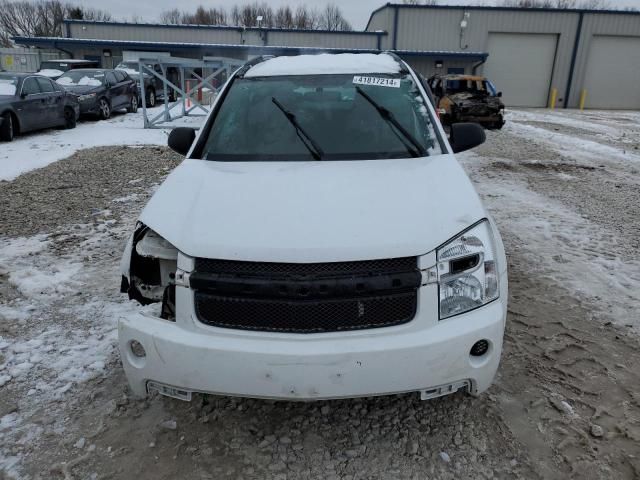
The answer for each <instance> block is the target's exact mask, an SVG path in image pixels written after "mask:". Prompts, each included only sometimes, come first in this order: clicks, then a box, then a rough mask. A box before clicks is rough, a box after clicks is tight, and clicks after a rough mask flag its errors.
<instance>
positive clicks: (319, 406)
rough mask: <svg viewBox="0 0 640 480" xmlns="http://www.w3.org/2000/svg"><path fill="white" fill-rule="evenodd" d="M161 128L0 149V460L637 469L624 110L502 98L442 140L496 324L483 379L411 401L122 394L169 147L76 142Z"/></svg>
mask: <svg viewBox="0 0 640 480" xmlns="http://www.w3.org/2000/svg"><path fill="white" fill-rule="evenodd" d="M165 143H166V133H165V132H164V131H161V130H142V128H141V119H140V118H139V115H118V116H116V117H114V118H113V119H112V120H110V121H108V122H100V123H94V122H91V123H86V124H80V125H79V127H78V129H76V130H75V131H48V132H41V133H34V134H31V135H28V136H27V137H24V138H21V139H18V140H17V141H16V142H15V143H13V144H3V145H2V151H1V152H0V178H3V179H10V180H11V181H7V182H0V195H1V196H2V198H3V204H2V205H0V222H1V223H2V227H3V228H2V233H1V234H0V478H3V473H2V472H3V471H4V475H5V476H7V477H8V478H21V479H22V478H25V479H37V478H41V479H57V478H61V479H62V478H64V479H68V478H73V479H88V478H91V479H93V478H118V479H129V478H136V477H137V478H153V479H174V478H197V479H207V478H208V479H218V478H261V479H262V478H278V479H285V478H286V479H291V478H305V479H306V478H351V479H356V478H437V479H454V478H455V479H467V478H469V479H470V478H474V479H475V478H485V479H489V478H513V479H517V478H526V479H535V478H545V479H546V478H567V477H569V478H571V477H573V478H584V479H613V478H616V479H633V478H638V477H640V447H639V445H640V387H639V385H640V372H639V370H640V369H638V365H639V364H640V349H639V348H638V347H639V342H638V336H637V335H638V332H639V331H640V328H639V327H640V318H639V314H638V312H639V311H640V236H638V231H640V220H639V219H638V214H637V212H638V211H639V208H640V188H639V187H640V176H639V173H640V150H639V148H640V113H637V112H584V113H580V112H574V111H561V110H558V111H555V112H550V111H546V110H517V111H512V112H510V113H509V116H508V123H507V125H506V126H505V128H504V129H503V130H502V131H499V132H488V139H487V143H486V144H485V145H483V146H481V147H479V148H478V149H476V150H474V151H473V152H468V153H465V154H462V155H461V156H460V159H461V161H462V163H463V164H464V166H465V168H466V169H467V171H468V172H469V175H470V176H471V178H472V180H473V181H474V183H475V184H476V187H477V188H478V191H479V192H480V194H481V195H482V197H483V199H484V201H485V202H486V205H487V207H488V208H489V210H490V211H491V213H492V215H494V217H495V218H496V221H497V222H498V224H499V226H500V228H501V231H502V234H503V237H504V241H505V246H506V249H507V252H508V256H509V263H510V287H511V299H510V316H509V325H508V328H507V332H506V343H505V352H504V356H503V362H502V366H501V369H500V372H499V376H498V379H497V382H496V385H494V387H492V389H491V390H490V392H489V394H487V395H484V396H482V397H480V398H478V399H472V398H469V397H465V396H463V395H455V396H453V397H449V398H443V399H439V400H435V401H431V402H426V403H421V402H420V401H418V400H417V398H416V396H415V395H400V396H396V397H385V398H376V399H359V400H350V401H334V402H317V403H310V404H295V403H287V402H280V403H274V402H264V401H256V400H241V399H231V398H224V397H213V396H196V398H195V399H194V401H193V402H192V403H191V404H185V403H181V402H178V401H174V400H169V399H163V398H154V399H150V400H148V401H144V402H136V401H133V400H131V399H130V398H129V397H128V396H127V393H126V387H125V379H124V375H123V373H122V370H121V366H120V364H119V360H118V355H117V350H116V345H115V339H116V335H117V333H116V322H117V318H118V316H120V315H126V314H127V312H130V311H132V310H133V309H137V308H138V307H137V306H136V305H135V304H133V303H132V302H129V301H127V300H126V298H125V297H124V296H122V295H120V294H119V293H118V287H119V276H118V261H119V258H120V254H121V250H122V247H123V243H124V241H125V238H126V236H127V234H128V233H129V231H130V229H131V227H132V225H133V224H134V222H135V219H136V216H137V214H138V213H139V211H140V208H141V207H142V206H143V205H144V203H145V202H146V200H147V199H148V197H149V195H150V194H151V193H152V192H153V189H154V186H155V185H156V184H158V183H159V182H160V181H161V180H162V178H164V176H166V175H167V174H168V172H169V171H170V170H171V168H173V167H174V166H175V165H177V163H178V162H179V161H180V159H179V158H178V157H177V156H175V155H173V154H170V153H168V152H167V151H166V150H165V149H163V148H159V147H157V146H146V147H136V148H128V147H121V146H120V147H110V148H92V149H89V150H84V151H78V150H80V149H82V148H87V147H97V146H108V145H131V146H139V145H162V144H165ZM6 148H9V149H10V150H6ZM34 151H35V152H38V153H37V154H36V155H34V154H33V153H34ZM76 151H78V152H77V153H75V154H74V155H73V156H71V157H70V158H66V157H69V155H71V154H72V153H73V152H76ZM38 167H44V168H40V169H36V170H34V169H35V168H38ZM27 171H29V172H28V173H24V174H23V175H20V173H21V172H27Z"/></svg>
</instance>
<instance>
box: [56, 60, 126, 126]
mask: <svg viewBox="0 0 640 480" xmlns="http://www.w3.org/2000/svg"><path fill="white" fill-rule="evenodd" d="M56 82H58V84H59V85H61V86H62V87H63V88H65V89H66V90H67V91H69V92H71V93H73V94H75V95H78V100H79V102H80V113H81V114H92V115H98V116H99V117H100V118H101V119H102V120H106V119H107V118H109V117H110V116H111V112H113V111H115V110H124V109H126V110H127V112H130V113H135V112H137V111H138V89H137V87H136V84H135V82H134V81H133V80H131V78H129V76H128V75H127V74H126V73H125V72H121V71H119V70H106V69H93V68H91V69H79V70H71V71H69V72H66V73H65V74H64V75H62V76H61V77H60V78H59V79H58V80H56Z"/></svg>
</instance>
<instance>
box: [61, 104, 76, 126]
mask: <svg viewBox="0 0 640 480" xmlns="http://www.w3.org/2000/svg"><path fill="white" fill-rule="evenodd" d="M77 123H78V119H77V118H76V112H75V110H74V109H73V108H70V107H67V108H65V109H64V128H66V129H67V130H71V129H72V128H76V125H77Z"/></svg>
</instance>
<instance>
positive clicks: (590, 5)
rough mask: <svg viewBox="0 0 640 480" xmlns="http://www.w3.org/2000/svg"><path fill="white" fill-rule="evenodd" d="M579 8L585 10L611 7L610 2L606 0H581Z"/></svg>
mask: <svg viewBox="0 0 640 480" xmlns="http://www.w3.org/2000/svg"><path fill="white" fill-rule="evenodd" d="M580 8H584V9H585V10H605V9H607V8H611V4H610V3H609V2H608V0H582V2H581V3H580Z"/></svg>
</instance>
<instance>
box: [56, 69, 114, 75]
mask: <svg viewBox="0 0 640 480" xmlns="http://www.w3.org/2000/svg"><path fill="white" fill-rule="evenodd" d="M112 71H113V70H111V69H109V68H76V69H74V70H69V71H68V72H64V73H65V75H66V74H67V73H82V72H87V73H107V72H112Z"/></svg>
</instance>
